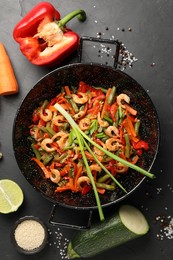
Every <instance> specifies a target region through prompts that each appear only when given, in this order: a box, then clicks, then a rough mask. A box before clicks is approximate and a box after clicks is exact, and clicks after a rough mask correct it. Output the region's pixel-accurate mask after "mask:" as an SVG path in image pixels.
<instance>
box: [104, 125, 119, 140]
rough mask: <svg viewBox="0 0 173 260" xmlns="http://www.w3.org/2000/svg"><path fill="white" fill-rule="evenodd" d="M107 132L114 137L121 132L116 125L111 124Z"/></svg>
mask: <svg viewBox="0 0 173 260" xmlns="http://www.w3.org/2000/svg"><path fill="white" fill-rule="evenodd" d="M105 133H106V134H107V135H108V136H110V137H114V136H117V135H118V134H119V130H118V128H117V127H116V126H113V125H111V126H108V128H107V129H106V130H105Z"/></svg>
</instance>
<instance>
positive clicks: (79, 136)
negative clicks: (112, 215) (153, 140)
mask: <svg viewBox="0 0 173 260" xmlns="http://www.w3.org/2000/svg"><path fill="white" fill-rule="evenodd" d="M54 107H55V108H56V109H57V110H58V111H59V112H60V113H61V114H62V115H63V116H64V117H65V118H66V119H67V121H68V122H69V124H70V125H71V127H72V129H73V130H74V132H75V135H76V137H77V140H78V143H79V147H80V150H81V153H82V157H83V161H84V164H85V167H86V169H87V173H88V177H89V178H90V181H91V184H92V187H93V190H94V195H95V199H96V203H97V207H98V211H99V215H100V220H104V215H103V211H102V207H101V203H100V199H99V195H98V192H97V189H96V185H95V182H94V179H93V176H92V173H91V170H90V168H89V165H88V161H87V158H86V156H85V153H84V148H87V150H88V151H89V152H90V153H91V155H92V156H93V158H94V159H95V161H96V162H97V163H98V164H99V165H100V166H101V167H102V169H103V170H104V171H105V172H106V173H107V174H109V175H110V177H111V178H112V179H113V181H114V182H115V183H116V184H117V185H118V186H119V187H120V188H121V189H122V190H123V191H124V192H127V191H126V190H125V189H124V188H123V187H122V185H121V184H120V183H119V182H118V181H117V180H116V179H115V178H114V176H113V175H112V174H111V173H110V172H109V171H108V170H107V169H106V168H105V167H104V165H103V164H102V163H101V162H100V161H99V160H98V159H97V157H96V156H95V154H94V153H93V152H92V150H91V149H90V147H89V145H88V144H87V142H86V140H87V141H88V142H90V143H91V144H92V145H94V146H95V147H97V148H98V149H100V150H101V151H103V152H104V153H105V154H106V155H107V156H109V157H110V158H112V159H114V160H116V161H118V162H120V163H122V164H123V165H125V166H127V167H129V168H131V169H133V170H135V171H138V172H139V173H141V174H143V175H145V176H147V177H149V178H152V179H153V178H155V175H154V174H152V173H150V172H148V171H146V170H144V169H142V168H141V167H139V166H137V165H134V164H132V163H130V162H128V161H126V160H124V159H122V158H121V157H119V156H118V155H116V154H113V153H111V152H109V151H107V150H105V149H104V148H103V147H102V146H100V145H99V144H97V143H96V142H94V141H93V140H92V139H91V138H90V137H89V136H88V135H86V134H85V133H84V132H83V131H82V130H81V129H80V128H79V126H78V125H77V124H76V122H75V121H74V120H73V118H72V117H71V116H70V115H69V114H68V113H67V112H66V111H65V110H64V108H63V107H62V106H61V105H59V104H58V103H56V104H55V105H54ZM85 139H86V140H85Z"/></svg>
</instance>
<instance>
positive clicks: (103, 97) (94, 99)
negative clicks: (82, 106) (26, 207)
mask: <svg viewBox="0 0 173 260" xmlns="http://www.w3.org/2000/svg"><path fill="white" fill-rule="evenodd" d="M102 99H105V95H104V94H101V95H99V96H96V97H94V98H92V100H91V103H90V104H89V108H91V107H92V105H93V103H94V102H95V101H96V100H102Z"/></svg>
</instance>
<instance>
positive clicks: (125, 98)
mask: <svg viewBox="0 0 173 260" xmlns="http://www.w3.org/2000/svg"><path fill="white" fill-rule="evenodd" d="M122 101H125V102H126V103H128V104H129V103H130V97H129V96H127V95H126V94H123V93H122V94H120V95H118V96H117V104H118V105H119V106H122V108H125V106H124V105H123V104H122Z"/></svg>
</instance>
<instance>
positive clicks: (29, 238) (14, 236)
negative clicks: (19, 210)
mask: <svg viewBox="0 0 173 260" xmlns="http://www.w3.org/2000/svg"><path fill="white" fill-rule="evenodd" d="M33 228H34V232H32V230H33ZM36 228H38V230H37V231H38V232H40V231H41V236H42V238H39V240H40V241H39V243H38V241H36V242H34V239H35V238H36V237H38V235H39V234H38V233H37V232H36ZM35 232H36V233H37V235H35V236H34V238H33V234H34V233H35ZM22 235H23V238H22ZM11 241H12V243H13V245H14V247H15V248H16V250H17V251H18V252H19V253H23V254H26V255H31V254H36V253H38V252H40V251H42V250H43V249H44V248H45V246H46V244H47V242H48V231H47V227H46V225H45V224H44V223H43V221H42V220H41V219H39V218H38V217H34V216H25V217H22V218H20V219H18V220H17V221H16V222H15V224H14V226H13V228H12V232H11ZM24 243H25V245H26V246H23V244H24ZM34 243H35V246H34ZM29 244H32V246H30V248H29V247H28V248H27V246H28V245H29Z"/></svg>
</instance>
